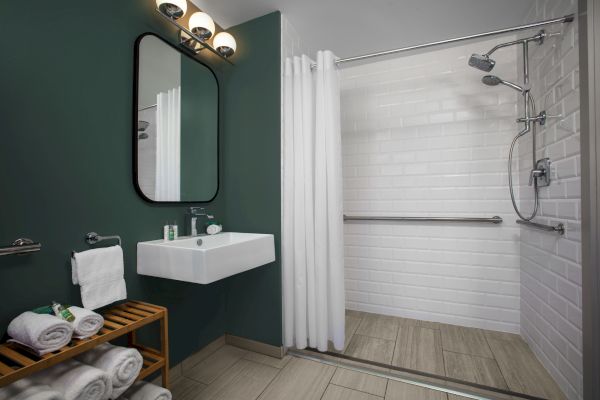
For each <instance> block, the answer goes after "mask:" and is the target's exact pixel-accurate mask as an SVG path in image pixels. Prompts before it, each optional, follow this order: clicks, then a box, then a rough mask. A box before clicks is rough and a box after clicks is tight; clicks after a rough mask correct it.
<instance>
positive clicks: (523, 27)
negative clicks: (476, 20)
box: [310, 14, 575, 69]
mask: <svg viewBox="0 0 600 400" xmlns="http://www.w3.org/2000/svg"><path fill="white" fill-rule="evenodd" d="M574 19H575V14H568V15H565V16H564V17H560V18H553V19H547V20H545V21H539V22H533V23H531V24H525V25H519V26H515V27H513V28H504V29H498V30H495V31H489V32H484V33H477V34H474V35H469V36H462V37H457V38H452V39H445V40H439V41H437V42H430V43H423V44H417V45H414V46H408V47H401V48H399V49H393V50H386V51H380V52H377V53H371V54H363V55H360V56H354V57H347V58H338V59H337V60H336V61H335V63H336V64H337V65H339V64H343V63H347V62H352V61H360V60H366V59H368V58H374V57H381V56H387V55H390V54H396V53H403V52H405V51H412V50H419V49H425V48H427V47H433V46H439V45H443V44H449V43H455V42H462V41H463V40H470V39H478V38H483V37H487V36H494V35H501V34H504V33H510V32H518V31H524V30H528V29H533V28H539V27H541V26H546V25H552V24H559V23H567V22H573V20H574ZM316 66H317V64H311V66H310V67H311V69H312V68H315V67H316Z"/></svg>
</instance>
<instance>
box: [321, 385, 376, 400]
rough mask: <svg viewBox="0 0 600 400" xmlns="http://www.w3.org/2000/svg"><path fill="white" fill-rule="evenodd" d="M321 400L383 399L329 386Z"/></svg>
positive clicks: (340, 387)
mask: <svg viewBox="0 0 600 400" xmlns="http://www.w3.org/2000/svg"><path fill="white" fill-rule="evenodd" d="M321 400H383V398H382V397H378V396H373V395H372V394H368V393H364V392H359V391H357V390H352V389H348V388H345V387H342V386H337V385H329V386H327V390H325V394H323V397H321Z"/></svg>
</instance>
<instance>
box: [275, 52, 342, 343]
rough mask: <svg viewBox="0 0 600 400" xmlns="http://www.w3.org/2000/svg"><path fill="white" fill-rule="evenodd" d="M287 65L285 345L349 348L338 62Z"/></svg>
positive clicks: (304, 60)
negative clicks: (345, 293) (346, 310)
mask: <svg viewBox="0 0 600 400" xmlns="http://www.w3.org/2000/svg"><path fill="white" fill-rule="evenodd" d="M311 63H312V61H311V60H310V59H309V58H308V57H307V56H302V57H294V58H293V59H290V58H288V59H286V61H285V71H284V85H283V87H284V100H283V119H284V123H283V146H282V150H283V174H282V175H283V199H282V202H283V233H282V258H283V304H284V340H285V345H286V346H288V347H290V346H295V347H296V348H300V349H302V348H305V347H307V346H308V347H316V348H318V349H319V350H320V351H326V350H327V348H328V342H329V341H331V342H332V343H333V345H334V347H335V348H336V349H338V350H341V349H343V347H344V336H345V335H344V329H345V327H344V322H345V307H344V303H345V299H344V265H343V262H344V260H343V214H342V212H343V211H342V160H341V150H342V149H341V146H342V145H341V133H340V99H339V98H340V90H339V77H338V71H337V69H336V65H335V56H334V55H333V53H331V52H330V51H319V52H318V53H317V63H316V64H317V67H316V69H315V70H313V71H311V68H310V65H311Z"/></svg>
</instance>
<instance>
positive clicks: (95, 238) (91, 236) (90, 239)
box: [85, 232, 121, 246]
mask: <svg viewBox="0 0 600 400" xmlns="http://www.w3.org/2000/svg"><path fill="white" fill-rule="evenodd" d="M111 239H116V240H118V241H119V246H121V236H117V235H112V236H100V235H98V234H97V233H96V232H90V233H88V234H87V235H85V241H86V242H87V244H96V243H98V242H102V241H103V240H111Z"/></svg>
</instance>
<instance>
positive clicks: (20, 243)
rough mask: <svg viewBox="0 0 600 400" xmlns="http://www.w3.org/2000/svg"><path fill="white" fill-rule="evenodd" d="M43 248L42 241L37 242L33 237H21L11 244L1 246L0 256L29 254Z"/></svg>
mask: <svg viewBox="0 0 600 400" xmlns="http://www.w3.org/2000/svg"><path fill="white" fill-rule="evenodd" d="M41 249H42V244H41V243H36V242H34V241H33V240H31V239H27V238H21V239H17V240H15V241H14V242H12V244H11V245H10V246H3V247H0V256H7V255H9V254H27V253H34V252H36V251H40V250H41Z"/></svg>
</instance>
